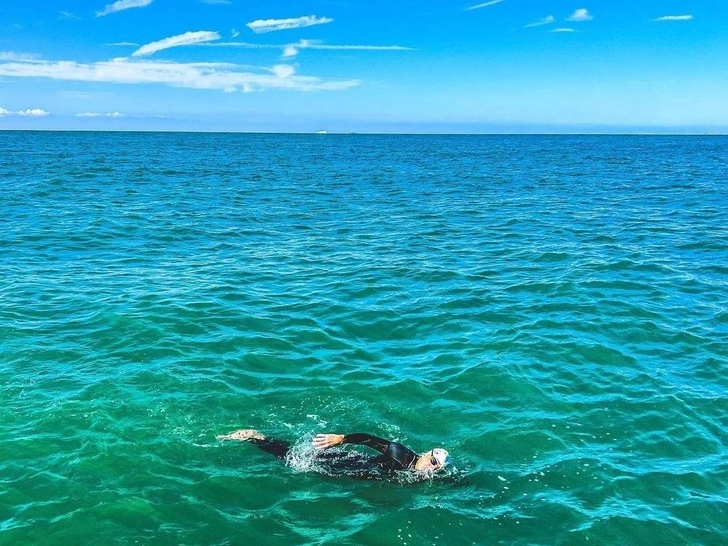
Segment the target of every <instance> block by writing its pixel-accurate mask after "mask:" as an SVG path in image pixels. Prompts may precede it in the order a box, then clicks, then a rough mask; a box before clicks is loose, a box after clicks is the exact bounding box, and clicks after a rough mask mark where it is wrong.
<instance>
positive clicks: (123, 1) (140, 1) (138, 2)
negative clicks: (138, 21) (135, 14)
mask: <svg viewBox="0 0 728 546" xmlns="http://www.w3.org/2000/svg"><path fill="white" fill-rule="evenodd" d="M152 2H154V0H117V1H116V2H114V3H113V4H108V5H107V6H106V7H105V8H104V9H102V10H101V11H97V12H96V17H103V16H105V15H109V14H111V13H116V12H117V11H124V10H125V9H131V8H145V7H147V6H148V5H149V4H151V3H152Z"/></svg>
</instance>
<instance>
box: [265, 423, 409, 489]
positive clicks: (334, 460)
mask: <svg viewBox="0 0 728 546" xmlns="http://www.w3.org/2000/svg"><path fill="white" fill-rule="evenodd" d="M251 443H252V444H253V445H255V446H256V447H258V448H259V449H261V450H263V451H265V452H266V453H270V454H271V455H274V456H276V457H278V458H279V459H285V458H286V457H287V456H288V452H289V451H290V449H291V444H290V442H285V441H283V440H276V439H273V438H266V439H265V440H255V439H254V440H251ZM343 443H345V444H356V445H364V446H367V447H370V448H372V449H374V450H376V451H378V452H379V453H380V455H378V456H376V457H370V456H367V455H364V454H362V453H355V452H346V451H342V450H333V451H322V452H320V453H319V454H318V455H317V457H316V460H317V462H319V463H320V465H321V466H322V467H323V469H325V470H326V471H330V472H332V473H335V474H341V473H344V474H347V475H350V476H352V477H358V478H374V479H377V478H382V477H384V476H386V475H387V474H391V473H393V472H395V471H397V470H409V469H412V468H414V465H415V463H416V462H417V459H418V455H417V453H415V452H414V451H412V450H411V449H408V448H406V447H405V446H403V445H402V444H399V443H397V442H390V441H389V440H384V439H383V438H378V437H376V436H372V435H371V434H363V433H356V434H347V435H346V436H344V442H343Z"/></svg>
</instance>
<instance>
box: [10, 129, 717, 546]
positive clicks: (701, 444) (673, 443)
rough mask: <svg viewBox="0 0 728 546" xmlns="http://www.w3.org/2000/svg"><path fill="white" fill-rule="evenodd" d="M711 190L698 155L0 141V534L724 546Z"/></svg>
mask: <svg viewBox="0 0 728 546" xmlns="http://www.w3.org/2000/svg"><path fill="white" fill-rule="evenodd" d="M727 191H728V139H726V138H722V137H710V136H706V137H698V136H694V137H688V136H683V137H672V136H583V137H582V136H386V135H263V134H260V135H258V134H185V133H72V132H68V133H63V132H56V133H54V132H0V545H3V546H4V545H31V544H32V545H53V546H57V545H59V544H64V545H65V544H69V545H73V544H83V545H95V544H99V545H114V544H119V545H127V544H155V545H165V544H169V545H183V544H184V545H206V546H210V545H236V544H265V545H268V544H270V545H278V544H280V545H286V546H291V545H298V544H301V545H307V544H317V545H319V544H320V545H324V544H337V545H340V544H344V545H346V544H351V545H370V544H371V545H412V546H415V545H417V546H419V545H442V544H447V545H472V544H476V545H481V544H483V545H490V544H506V545H590V544H591V545H615V546H617V545H619V546H625V545H639V546H643V545H645V544H655V545H682V544H685V545H687V544H690V545H694V544H703V545H725V544H728V199H727V196H726V192H727ZM239 428H255V429H257V430H259V431H261V432H263V433H265V434H267V435H270V436H272V437H275V438H280V439H284V440H287V441H290V442H292V443H293V444H294V445H295V448H294V451H295V454H296V456H295V457H290V458H289V459H288V460H287V461H281V460H277V459H275V458H274V457H271V456H270V455H268V454H266V453H263V452H261V451H260V450H258V449H256V448H255V447H254V446H253V445H250V444H245V443H239V442H221V441H217V440H216V439H215V436H216V435H219V434H226V433H228V432H231V431H233V430H236V429H239ZM351 432H368V433H371V434H375V435H377V436H382V437H385V438H387V439H391V440H396V441H398V442H401V443H403V444H405V445H407V446H409V447H411V448H412V449H413V450H415V451H418V452H424V451H426V450H429V449H431V448H433V447H445V448H446V449H448V450H449V452H450V455H451V457H452V460H453V463H452V464H451V465H450V466H449V467H448V468H447V469H446V471H444V472H440V473H436V474H435V475H433V476H431V477H427V478H424V479H413V480H402V479H385V480H356V479H351V478H349V477H347V476H330V475H327V474H325V473H322V472H320V471H319V469H318V467H317V466H316V464H315V460H314V459H313V458H312V455H311V450H310V448H309V446H310V441H311V438H312V437H313V435H315V434H317V433H351ZM356 449H360V448H356Z"/></svg>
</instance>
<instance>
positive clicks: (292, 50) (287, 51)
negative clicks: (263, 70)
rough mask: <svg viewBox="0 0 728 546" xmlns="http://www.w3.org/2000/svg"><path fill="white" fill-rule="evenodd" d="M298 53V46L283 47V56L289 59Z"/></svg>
mask: <svg viewBox="0 0 728 546" xmlns="http://www.w3.org/2000/svg"><path fill="white" fill-rule="evenodd" d="M296 55H298V48H297V47H296V46H292V45H288V46H285V47H284V48H283V58H284V59H290V58H292V57H295V56H296Z"/></svg>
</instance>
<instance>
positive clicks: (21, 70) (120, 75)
mask: <svg viewBox="0 0 728 546" xmlns="http://www.w3.org/2000/svg"><path fill="white" fill-rule="evenodd" d="M0 76H6V77H10V78H46V79H51V80H61V81H76V82H95V83H115V84H158V85H167V86H170V87H182V88H187V89H212V90H222V91H227V92H230V91H236V90H243V91H264V90H273V89H275V90H290V91H341V90H345V89H350V88H351V87H355V86H357V85H359V84H360V82H359V81H358V80H335V79H323V78H318V77H315V76H299V75H297V74H295V73H291V71H290V70H288V69H286V70H283V69H280V68H279V69H270V68H268V69H261V71H260V72H253V71H251V70H248V69H243V67H240V66H238V65H234V64H226V63H175V62H164V61H132V60H129V59H114V60H111V61H104V62H97V63H91V64H86V63H78V62H75V61H24V62H20V61H12V62H0Z"/></svg>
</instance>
